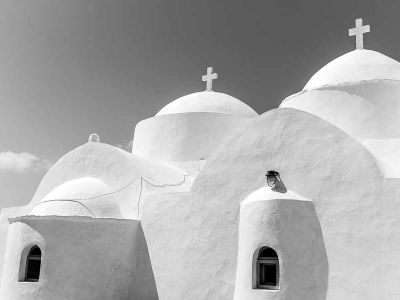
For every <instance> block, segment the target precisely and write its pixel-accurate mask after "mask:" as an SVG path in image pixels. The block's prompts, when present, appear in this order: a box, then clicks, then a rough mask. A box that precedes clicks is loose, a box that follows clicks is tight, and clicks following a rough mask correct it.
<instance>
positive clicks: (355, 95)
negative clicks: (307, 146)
mask: <svg viewBox="0 0 400 300" xmlns="http://www.w3.org/2000/svg"><path fill="white" fill-rule="evenodd" d="M399 76H400V73H399ZM399 97H400V81H397V80H370V81H362V82H358V83H352V84H346V85H337V86H331V87H325V88H319V89H316V90H307V91H303V92H300V93H298V94H295V95H293V96H290V97H288V98H287V99H285V100H284V101H283V102H282V104H281V105H280V107H282V108H295V109H298V110H303V111H306V112H309V113H312V114H314V115H316V116H318V117H320V118H321V119H323V120H325V121H327V122H329V123H331V124H333V125H335V126H337V127H339V128H340V129H342V130H343V131H344V132H346V133H347V134H349V135H350V136H352V137H353V138H355V139H357V140H358V141H360V142H362V141H364V140H366V139H392V138H400V101H399Z"/></svg>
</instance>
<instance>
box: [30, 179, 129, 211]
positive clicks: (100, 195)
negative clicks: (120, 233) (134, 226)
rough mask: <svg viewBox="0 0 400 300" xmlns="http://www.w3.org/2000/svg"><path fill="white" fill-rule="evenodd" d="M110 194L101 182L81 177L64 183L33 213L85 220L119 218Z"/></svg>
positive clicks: (44, 199) (116, 205)
mask: <svg viewBox="0 0 400 300" xmlns="http://www.w3.org/2000/svg"><path fill="white" fill-rule="evenodd" d="M114 198H115V197H114V195H113V193H111V192H110V189H109V187H108V186H107V185H106V184H105V183H104V182H103V181H102V180H100V179H97V178H93V177H82V178H78V179H73V180H70V181H67V182H65V183H63V184H61V185H59V186H58V187H56V188H55V189H53V190H52V191H51V192H50V193H48V194H47V195H46V196H45V197H44V198H43V199H42V200H41V201H40V203H39V204H38V205H36V206H35V207H34V208H33V209H32V212H31V213H32V215H35V216H49V215H55V216H86V217H95V218H96V217H104V218H106V217H108V218H120V217H121V211H120V209H119V206H118V204H117V203H116V202H115V199H114Z"/></svg>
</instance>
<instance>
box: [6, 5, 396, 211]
mask: <svg viewBox="0 0 400 300" xmlns="http://www.w3.org/2000/svg"><path fill="white" fill-rule="evenodd" d="M399 11H400V1H398V0H362V1H352V0H335V1H325V0H304V1H297V0H293V1H285V0H268V1H266V0H258V1H253V0H217V1H216V0H140V1H139V0H129V1H128V0H112V1H110V0H36V1H32V0H17V1H16V0H0V208H1V207H10V206H19V205H24V204H27V203H28V202H29V201H30V200H31V198H32V196H33V194H34V192H35V190H36V188H37V186H38V184H39V182H40V180H41V178H42V177H43V175H44V174H45V173H46V171H47V170H48V168H49V167H51V165H52V164H54V162H56V161H57V160H58V159H59V158H60V157H62V156H63V155H64V154H65V153H67V152H68V151H70V150H72V149H74V148H75V147H77V146H79V145H82V144H83V143H85V142H87V138H88V136H89V134H90V133H92V132H96V133H98V134H100V136H101V140H102V142H105V143H109V144H112V145H116V146H121V147H123V148H125V149H129V142H130V141H131V140H132V138H133V131H134V127H135V125H136V124H137V123H138V122H139V121H140V120H143V119H145V118H149V117H151V116H153V115H155V114H156V113H157V112H158V111H159V110H160V109H161V108H162V107H163V106H165V105H166V104H168V103H169V102H171V101H173V100H174V99H176V98H178V97H180V96H184V95H186V94H189V93H192V92H197V91H201V90H204V89H205V85H204V83H203V82H202V81H201V76H202V75H203V74H205V72H206V68H207V66H213V67H214V71H215V72H217V73H218V75H219V78H218V80H217V81H215V82H214V85H213V89H214V90H216V91H219V92H224V93H228V94H230V95H232V96H234V97H236V98H238V99H240V100H242V101H243V102H245V103H247V104H248V105H250V106H251V107H253V108H254V109H255V110H256V111H257V112H258V113H259V114H261V113H264V112H266V111H268V110H270V109H273V108H276V107H278V106H279V104H280V103H281V101H282V100H283V99H284V98H286V97H287V96H289V95H291V94H294V93H296V92H298V91H300V90H302V88H303V87H304V85H305V84H306V82H307V81H308V79H309V78H310V77H311V76H312V75H313V74H314V73H315V72H316V71H318V70H319V69H320V68H321V67H322V66H324V65H325V64H326V63H328V62H329V61H331V60H333V59H334V58H336V57H338V56H340V55H342V54H344V53H346V52H348V51H351V50H353V49H354V44H355V41H354V38H353V37H352V38H350V37H348V29H349V28H352V27H354V20H355V19H356V18H358V17H362V18H363V19H364V24H370V25H371V33H369V34H367V36H366V38H365V48H367V49H373V50H376V51H379V52H382V53H384V54H386V55H388V56H390V57H392V58H394V59H396V60H400V42H399V41H400V39H399V35H398V33H399V32H398V28H400V19H399V18H398V14H399Z"/></svg>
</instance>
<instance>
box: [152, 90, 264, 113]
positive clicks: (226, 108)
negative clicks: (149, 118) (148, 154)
mask: <svg viewBox="0 0 400 300" xmlns="http://www.w3.org/2000/svg"><path fill="white" fill-rule="evenodd" d="M191 112H208V113H222V114H230V115H236V116H242V117H248V118H253V117H257V116H258V114H257V113H256V112H255V111H254V110H253V109H252V108H251V107H250V106H248V105H247V104H245V103H243V102H242V101H240V100H239V99H236V98H234V97H232V96H230V95H228V94H224V93H218V92H214V91H204V92H197V93H193V94H189V95H186V96H183V97H180V98H178V99H176V100H174V101H172V102H171V103H169V104H167V105H166V106H165V107H163V108H162V109H161V110H160V111H159V112H158V113H157V114H156V116H161V115H170V114H179V113H191Z"/></svg>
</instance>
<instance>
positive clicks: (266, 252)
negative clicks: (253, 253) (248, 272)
mask: <svg viewBox="0 0 400 300" xmlns="http://www.w3.org/2000/svg"><path fill="white" fill-rule="evenodd" d="M258 257H259V258H278V255H277V254H276V252H275V250H274V249H272V248H269V247H264V248H262V249H261V250H260V253H259V255H258Z"/></svg>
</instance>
